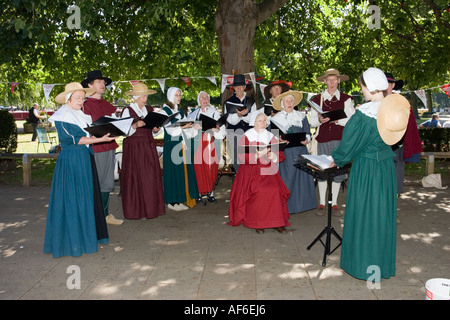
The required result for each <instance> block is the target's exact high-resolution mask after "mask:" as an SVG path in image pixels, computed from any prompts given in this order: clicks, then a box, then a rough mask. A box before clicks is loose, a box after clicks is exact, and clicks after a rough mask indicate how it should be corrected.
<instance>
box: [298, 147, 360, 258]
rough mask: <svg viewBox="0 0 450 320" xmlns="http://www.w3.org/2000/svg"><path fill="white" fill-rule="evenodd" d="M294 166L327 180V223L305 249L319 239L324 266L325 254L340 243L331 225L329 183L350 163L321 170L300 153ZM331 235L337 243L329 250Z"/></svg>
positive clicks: (345, 170) (345, 169)
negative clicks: (324, 238) (324, 237)
mask: <svg viewBox="0 0 450 320" xmlns="http://www.w3.org/2000/svg"><path fill="white" fill-rule="evenodd" d="M295 166H296V167H297V168H299V169H301V170H304V171H306V172H308V173H309V174H311V175H313V176H314V177H315V178H320V179H321V180H327V182H328V223H327V225H326V227H325V228H324V229H323V230H322V232H321V233H320V234H319V235H318V236H317V237H316V238H315V239H314V241H313V242H311V244H310V245H309V246H308V247H307V248H306V249H307V250H310V249H311V248H312V247H313V246H314V245H315V244H316V242H317V241H320V243H322V245H323V246H324V253H323V261H322V267H325V266H326V264H327V255H330V254H332V253H333V252H334V251H335V250H336V249H337V248H339V247H340V246H341V244H342V238H341V236H340V235H339V234H338V233H337V232H336V230H334V228H333V226H332V225H331V212H332V210H331V202H332V192H331V183H332V181H333V177H335V176H338V175H341V174H344V173H346V172H347V170H348V169H349V168H350V166H351V164H347V165H345V166H344V167H342V168H337V167H332V168H328V169H325V170H321V169H319V168H317V167H314V166H313V165H312V164H311V163H310V162H308V161H307V160H306V159H305V158H303V157H302V156H301V155H300V157H299V159H297V160H296V163H295ZM324 235H326V240H325V243H324V242H323V241H322V237H323V236H324ZM331 235H334V236H335V237H336V239H337V240H338V241H339V243H338V245H337V246H336V247H335V248H334V249H333V250H331Z"/></svg>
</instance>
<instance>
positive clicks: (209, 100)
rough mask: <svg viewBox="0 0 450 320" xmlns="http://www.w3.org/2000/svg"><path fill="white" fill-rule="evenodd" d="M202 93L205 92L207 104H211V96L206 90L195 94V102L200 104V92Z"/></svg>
mask: <svg viewBox="0 0 450 320" xmlns="http://www.w3.org/2000/svg"><path fill="white" fill-rule="evenodd" d="M202 93H206V95H207V96H208V106H209V105H210V104H211V97H210V95H209V94H208V92H206V91H200V92H199V93H198V95H197V104H198V105H199V106H200V95H201V94H202Z"/></svg>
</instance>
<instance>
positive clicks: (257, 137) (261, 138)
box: [245, 128, 273, 144]
mask: <svg viewBox="0 0 450 320" xmlns="http://www.w3.org/2000/svg"><path fill="white" fill-rule="evenodd" d="M245 136H246V137H247V139H248V141H249V142H261V143H263V144H269V143H270V141H271V140H272V138H273V133H272V132H269V131H267V130H264V131H262V132H259V133H258V132H256V130H255V128H251V129H249V130H247V131H246V132H245Z"/></svg>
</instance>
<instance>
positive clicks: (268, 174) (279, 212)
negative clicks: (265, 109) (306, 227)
mask: <svg viewBox="0 0 450 320" xmlns="http://www.w3.org/2000/svg"><path fill="white" fill-rule="evenodd" d="M266 127H267V116H266V115H265V114H264V113H261V114H259V115H258V116H257V117H256V120H255V126H254V128H252V129H250V130H248V131H246V132H245V134H244V135H243V136H242V138H241V140H240V141H239V147H238V150H239V152H238V157H239V160H240V161H241V165H240V166H239V170H238V172H237V174H236V178H235V180H234V182H233V186H232V188H231V194H230V206H229V209H228V216H229V219H230V222H229V223H228V225H232V226H239V225H241V224H243V225H244V226H245V227H247V228H251V229H256V232H257V233H263V232H264V229H267V228H275V229H276V230H277V231H278V232H280V233H284V232H286V228H285V227H286V226H290V225H291V224H290V222H288V220H289V210H288V207H287V200H288V198H289V190H288V188H287V187H286V185H285V184H284V182H283V179H282V178H281V176H280V173H279V172H278V163H279V162H281V161H283V160H284V153H283V152H282V151H278V150H277V146H274V147H272V148H265V149H262V150H257V149H256V148H251V147H244V146H252V145H255V146H256V145H268V144H273V143H277V142H278V140H277V138H276V137H275V136H274V135H273V134H272V133H271V132H269V131H267V130H266Z"/></svg>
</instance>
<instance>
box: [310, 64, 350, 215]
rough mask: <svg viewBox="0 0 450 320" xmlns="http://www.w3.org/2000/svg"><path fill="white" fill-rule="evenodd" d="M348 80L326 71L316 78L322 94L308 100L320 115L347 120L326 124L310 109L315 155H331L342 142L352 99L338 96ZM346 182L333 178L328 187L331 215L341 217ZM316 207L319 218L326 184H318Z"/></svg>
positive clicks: (324, 182) (326, 122) (332, 71)
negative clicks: (337, 115)
mask: <svg viewBox="0 0 450 320" xmlns="http://www.w3.org/2000/svg"><path fill="white" fill-rule="evenodd" d="M346 80H348V76H347V75H341V74H340V73H339V71H338V70H336V69H328V70H327V71H326V72H325V74H324V75H322V76H320V77H318V78H317V81H319V82H322V81H323V83H324V84H325V85H326V87H327V88H326V90H325V92H323V93H321V94H319V95H316V96H314V97H313V98H312V99H311V100H312V101H314V102H315V103H317V104H318V105H319V106H320V107H321V108H322V110H323V111H324V112H328V111H334V110H339V109H343V110H344V111H345V114H346V115H347V118H344V119H340V120H337V121H330V119H329V118H323V117H322V116H321V115H320V114H319V113H318V112H317V111H315V110H314V108H312V109H311V115H310V118H309V121H310V124H311V127H317V130H319V134H318V135H317V136H316V140H317V154H325V155H328V156H329V155H331V152H332V151H333V150H334V149H335V148H336V147H337V146H338V145H339V142H340V141H341V138H342V132H343V130H344V126H345V124H346V123H347V121H348V120H349V119H350V117H351V116H352V115H353V114H354V113H355V108H354V103H353V98H352V97H351V96H349V95H348V94H345V93H343V92H340V91H339V89H338V87H339V83H340V82H342V81H346ZM346 178H347V175H346V174H342V175H338V176H335V177H333V182H332V184H331V192H332V211H333V215H335V216H341V215H342V213H341V210H340V208H339V207H338V205H337V200H338V196H339V191H340V186H341V183H342V182H343V181H344V180H345V179H346ZM317 186H318V189H319V206H318V207H317V214H318V215H323V214H324V211H325V200H326V198H325V194H326V191H327V186H328V183H327V181H326V180H323V181H322V180H318V183H317Z"/></svg>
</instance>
